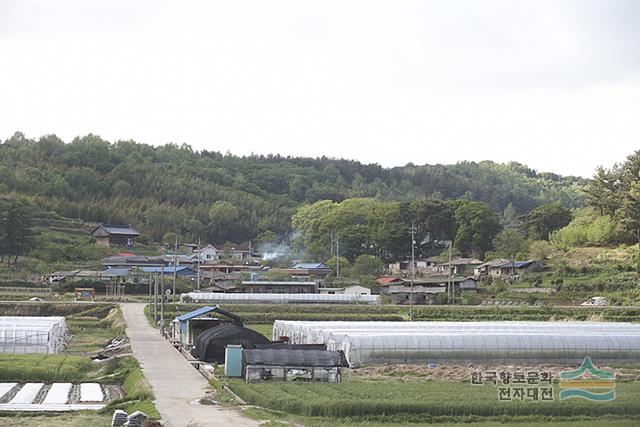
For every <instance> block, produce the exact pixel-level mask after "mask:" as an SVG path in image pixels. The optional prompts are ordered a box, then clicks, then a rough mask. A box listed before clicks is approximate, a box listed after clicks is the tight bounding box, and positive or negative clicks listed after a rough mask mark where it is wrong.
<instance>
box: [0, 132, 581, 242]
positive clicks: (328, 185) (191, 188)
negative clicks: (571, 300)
mask: <svg viewBox="0 0 640 427" xmlns="http://www.w3.org/2000/svg"><path fill="white" fill-rule="evenodd" d="M424 161H425V162H428V161H429V159H424ZM585 183H586V180H584V179H582V178H576V177H562V176H559V175H556V174H551V173H538V172H536V171H534V170H532V169H530V168H528V167H526V166H524V165H521V164H518V163H508V164H497V163H493V162H490V161H482V162H478V163H475V162H461V163H458V164H455V165H424V166H415V165H413V164H408V165H406V166H403V167H395V168H383V167H381V166H379V165H375V164H368V165H365V164H362V163H359V162H357V161H351V160H342V159H332V158H326V157H323V158H316V159H313V158H301V157H300V158H298V157H282V156H278V155H268V156H257V155H256V156H247V157H239V156H234V155H231V154H222V153H219V152H215V151H195V150H193V149H192V148H191V147H189V146H187V145H182V146H178V145H174V144H168V145H164V146H160V147H154V146H150V145H145V144H138V143H136V142H133V141H117V142H114V143H110V142H108V141H105V140H103V139H101V138H100V137H98V136H95V135H87V136H84V137H81V138H80V137H79V138H76V139H74V140H73V141H72V142H70V143H64V142H63V141H62V140H60V139H59V138H58V137H56V136H55V135H46V136H43V137H41V138H39V139H37V140H35V139H28V138H26V137H25V136H24V135H23V134H21V133H16V134H15V135H14V136H13V137H11V138H9V139H7V140H6V141H4V142H3V143H2V144H0V194H10V195H13V196H15V197H19V198H22V199H24V200H25V201H27V202H31V203H33V204H34V205H36V206H39V207H41V208H43V209H46V210H51V211H55V212H57V213H58V214H60V215H61V216H64V217H69V218H79V219H83V220H86V221H95V222H111V223H130V224H133V225H135V226H136V227H137V228H139V229H140V230H141V231H142V232H143V240H144V238H146V239H151V240H155V241H160V240H161V239H162V238H163V237H164V236H165V235H166V234H167V233H173V232H175V233H177V234H178V235H179V236H180V237H181V238H184V239H195V238H198V237H200V238H202V239H203V240H208V241H213V242H224V241H236V242H240V241H247V240H249V239H256V238H260V237H261V236H262V237H263V238H264V237H265V236H283V235H285V234H288V233H289V232H290V231H291V227H292V225H291V218H292V216H293V215H294V214H295V213H296V211H297V209H298V208H299V207H300V206H302V205H304V204H312V203H315V202H318V201H321V200H331V201H334V202H340V201H343V200H346V199H350V198H372V199H376V200H379V201H398V202H415V201H416V200H417V199H422V198H425V197H428V198H430V199H433V200H470V201H480V202H484V203H486V204H487V205H488V206H490V208H491V209H492V210H493V212H495V213H496V214H497V215H498V216H500V217H515V216H518V215H521V214H525V213H527V212H529V211H530V210H531V209H533V208H535V207H537V206H540V205H543V204H547V203H550V202H556V201H557V202H560V203H561V204H562V205H563V206H565V207H568V208H576V207H580V206H582V205H583V196H582V193H581V188H582V187H583V185H584V184H585ZM450 207H451V206H450ZM454 210H455V209H454ZM472 249H473V248H469V250H470V251H472ZM483 250H484V249H483Z"/></svg>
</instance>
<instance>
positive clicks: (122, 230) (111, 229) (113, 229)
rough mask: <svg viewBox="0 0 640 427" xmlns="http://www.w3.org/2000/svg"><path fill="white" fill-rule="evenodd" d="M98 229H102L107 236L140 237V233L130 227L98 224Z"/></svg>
mask: <svg viewBox="0 0 640 427" xmlns="http://www.w3.org/2000/svg"><path fill="white" fill-rule="evenodd" d="M100 227H102V228H103V229H104V230H105V231H106V232H107V233H109V234H125V235H128V236H139V235H140V233H138V231H137V230H136V229H135V228H133V227H131V226H130V225H120V224H100Z"/></svg>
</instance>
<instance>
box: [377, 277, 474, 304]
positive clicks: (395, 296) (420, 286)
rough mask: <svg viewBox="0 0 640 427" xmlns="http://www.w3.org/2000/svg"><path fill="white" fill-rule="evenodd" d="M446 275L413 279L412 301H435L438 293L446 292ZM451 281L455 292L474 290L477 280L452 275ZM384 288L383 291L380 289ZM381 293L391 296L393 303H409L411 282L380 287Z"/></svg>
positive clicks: (417, 302) (419, 302)
mask: <svg viewBox="0 0 640 427" xmlns="http://www.w3.org/2000/svg"><path fill="white" fill-rule="evenodd" d="M448 280H449V278H448V277H428V278H424V279H417V280H414V281H413V303H414V304H418V305H420V304H423V305H424V304H426V305H431V304H435V303H436V298H437V295H438V294H441V293H446V292H447V286H448ZM451 282H452V283H453V288H454V291H455V292H456V293H461V292H476V291H477V289H478V285H477V280H476V279H475V278H473V277H452V278H451ZM383 288H385V290H384V292H383V291H382V289H383ZM381 293H386V294H388V295H389V296H390V297H391V302H392V303H393V304H409V303H410V298H411V282H410V281H408V280H405V281H404V282H403V283H401V284H391V285H388V286H385V287H381Z"/></svg>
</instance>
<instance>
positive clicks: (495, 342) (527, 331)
mask: <svg viewBox="0 0 640 427" xmlns="http://www.w3.org/2000/svg"><path fill="white" fill-rule="evenodd" d="M273 335H274V337H288V338H289V342H291V343H292V344H326V345H327V348H328V349H330V350H343V351H344V352H345V355H346V357H347V360H348V361H349V363H350V364H351V366H362V365H364V364H369V363H418V362H419V363H423V362H443V363H446V362H449V363H450V362H475V361H486V362H505V363H515V362H523V363H525V362H526V363H576V362H580V361H582V360H583V358H584V357H586V356H590V357H591V358H592V359H593V360H594V361H596V362H597V363H638V362H640V325H636V324H631V323H599V322H299V321H284V320H276V321H275V323H274V326H273Z"/></svg>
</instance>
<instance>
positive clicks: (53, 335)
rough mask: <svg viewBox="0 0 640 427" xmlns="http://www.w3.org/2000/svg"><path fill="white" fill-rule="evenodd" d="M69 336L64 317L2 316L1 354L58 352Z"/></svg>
mask: <svg viewBox="0 0 640 427" xmlns="http://www.w3.org/2000/svg"><path fill="white" fill-rule="evenodd" d="M67 338H68V328H67V322H65V320H64V317H30V316H15V317H14V316H0V354H4V353H8V354H24V353H58V352H59V351H60V350H62V349H63V348H64V346H65V345H66V343H67Z"/></svg>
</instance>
